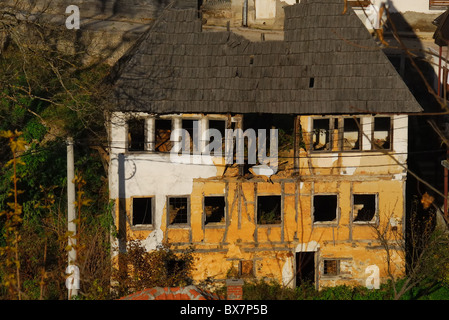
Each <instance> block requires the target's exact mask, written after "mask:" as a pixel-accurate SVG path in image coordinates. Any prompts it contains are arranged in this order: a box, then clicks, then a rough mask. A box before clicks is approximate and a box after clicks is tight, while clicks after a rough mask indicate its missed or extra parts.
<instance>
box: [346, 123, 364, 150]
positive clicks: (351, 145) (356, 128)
mask: <svg viewBox="0 0 449 320" xmlns="http://www.w3.org/2000/svg"><path fill="white" fill-rule="evenodd" d="M360 138H361V130H360V119H359V118H346V119H344V123H343V144H342V150H360Z"/></svg>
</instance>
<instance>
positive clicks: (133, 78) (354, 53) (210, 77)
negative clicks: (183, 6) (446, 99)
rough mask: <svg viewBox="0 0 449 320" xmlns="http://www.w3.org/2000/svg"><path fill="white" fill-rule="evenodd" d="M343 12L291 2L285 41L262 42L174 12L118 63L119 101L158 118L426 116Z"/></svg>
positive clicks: (334, 0)
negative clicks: (192, 114)
mask: <svg viewBox="0 0 449 320" xmlns="http://www.w3.org/2000/svg"><path fill="white" fill-rule="evenodd" d="M343 7H344V3H343V0H302V1H301V3H300V4H296V5H292V6H287V7H285V30H284V40H283V41H262V42H251V41H249V40H247V39H245V38H244V37H242V36H240V35H237V34H235V33H233V32H228V31H223V32H202V31H201V20H200V19H199V18H198V16H197V11H196V10H179V9H170V10H167V11H165V12H164V13H162V15H161V16H160V17H159V19H158V20H157V21H156V22H155V24H154V25H153V26H152V28H150V29H149V30H148V32H147V33H146V34H144V36H143V37H142V38H141V39H140V41H139V42H138V43H137V44H136V46H135V47H134V48H133V49H132V50H131V51H130V52H129V54H128V55H127V57H126V58H123V59H122V60H120V61H119V62H118V65H117V66H116V70H115V72H114V73H113V75H112V80H111V81H112V83H113V95H112V100H113V101H112V103H113V104H114V106H115V107H116V108H117V109H118V110H121V111H145V112H150V113H159V114H163V113H172V112H177V113H187V112H189V113H190V112H201V113H228V112H231V113H252V112H260V113H285V114H341V113H403V112H420V111H422V108H421V106H420V105H419V103H418V102H417V101H416V99H415V98H414V96H413V95H412V93H411V92H410V91H409V89H408V87H407V86H406V85H405V83H404V82H403V80H402V78H401V77H400V76H399V74H398V73H397V71H396V70H395V68H394V67H393V65H392V64H391V63H390V61H389V60H388V58H387V57H386V56H385V54H384V53H383V52H382V50H381V48H380V47H379V46H378V45H377V44H376V42H375V41H374V40H373V39H372V37H371V35H370V33H369V32H368V30H367V29H366V28H365V27H364V25H363V24H362V22H361V21H360V19H359V18H358V17H357V16H356V14H355V13H354V11H353V10H352V9H351V8H348V10H347V12H346V13H343ZM311 79H313V80H311ZM311 83H313V86H312V85H311Z"/></svg>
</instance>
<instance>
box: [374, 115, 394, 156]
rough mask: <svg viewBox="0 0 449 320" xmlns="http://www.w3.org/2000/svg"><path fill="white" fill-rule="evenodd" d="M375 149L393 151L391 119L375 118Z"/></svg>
mask: <svg viewBox="0 0 449 320" xmlns="http://www.w3.org/2000/svg"><path fill="white" fill-rule="evenodd" d="M373 149H391V118H390V117H374V128H373Z"/></svg>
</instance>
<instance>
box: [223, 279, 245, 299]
mask: <svg viewBox="0 0 449 320" xmlns="http://www.w3.org/2000/svg"><path fill="white" fill-rule="evenodd" d="M226 288H227V297H228V300H242V299H243V280H242V279H227V280H226Z"/></svg>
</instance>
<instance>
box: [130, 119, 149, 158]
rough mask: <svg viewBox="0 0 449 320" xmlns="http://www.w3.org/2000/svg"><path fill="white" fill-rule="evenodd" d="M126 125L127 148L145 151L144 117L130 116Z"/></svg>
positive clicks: (145, 126)
mask: <svg viewBox="0 0 449 320" xmlns="http://www.w3.org/2000/svg"><path fill="white" fill-rule="evenodd" d="M126 127H127V150H128V151H145V150H146V148H145V145H146V143H145V142H146V128H147V125H146V118H139V117H135V118H131V119H128V121H127V123H126Z"/></svg>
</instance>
